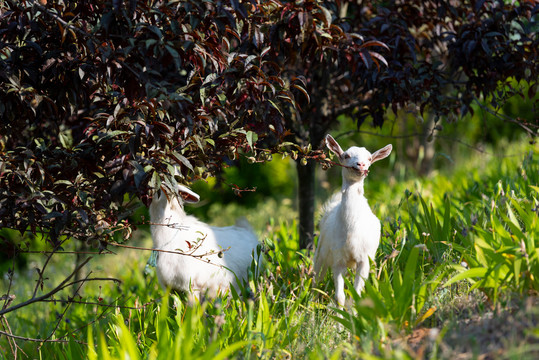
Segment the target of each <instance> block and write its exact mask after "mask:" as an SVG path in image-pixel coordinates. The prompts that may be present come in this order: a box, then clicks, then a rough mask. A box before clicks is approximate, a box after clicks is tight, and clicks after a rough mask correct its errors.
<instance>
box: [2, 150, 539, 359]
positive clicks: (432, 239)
mask: <svg viewBox="0 0 539 360" xmlns="http://www.w3.org/2000/svg"><path fill="white" fill-rule="evenodd" d="M521 147H522V148H523V145H518V144H515V145H514V148H515V149H516V150H517V149H521ZM537 156H538V154H537V152H532V153H530V154H529V155H528V156H526V157H525V158H524V159H523V160H521V159H518V158H514V157H511V158H504V159H502V160H501V162H497V161H493V162H492V163H491V164H487V165H486V166H485V167H483V168H479V167H477V166H476V165H475V164H473V163H471V164H469V165H467V166H463V167H462V169H460V170H459V171H457V172H455V173H452V174H451V176H447V175H442V174H439V175H438V176H436V177H433V178H432V179H425V180H424V181H423V182H422V183H420V184H419V183H416V182H408V183H405V184H403V185H402V186H404V188H409V189H413V191H409V190H408V191H403V190H402V188H401V187H400V186H399V187H398V188H396V189H387V191H386V194H385V196H391V197H396V199H389V200H388V203H389V204H393V205H392V206H391V212H390V213H389V215H387V216H386V219H385V220H384V221H382V223H383V230H382V241H381V246H380V248H379V251H378V253H377V258H376V259H375V260H376V261H375V264H373V271H372V272H371V274H370V276H369V279H368V281H367V282H366V287H365V290H364V292H363V293H362V294H360V295H358V294H356V293H355V292H354V290H353V287H352V286H351V284H350V282H349V281H348V279H347V280H346V287H347V289H348V290H347V291H348V295H349V296H348V297H349V298H351V303H350V304H349V307H348V308H347V309H346V311H340V310H338V309H335V308H334V305H333V302H332V300H331V299H332V297H333V289H332V286H333V285H332V282H331V281H330V282H328V283H327V284H322V285H323V286H322V288H321V289H314V288H313V286H312V278H311V274H310V269H311V259H310V257H311V255H310V254H309V253H308V252H307V251H306V250H301V249H299V246H298V233H297V226H296V225H297V224H296V223H295V222H287V221H284V220H282V219H276V220H271V221H269V222H268V228H267V233H265V235H264V236H262V237H263V239H264V246H263V247H262V251H263V252H264V257H265V261H264V270H263V271H261V273H260V275H259V276H258V277H254V276H252V277H251V278H250V280H249V283H248V284H246V286H244V287H242V288H241V289H240V291H239V294H237V293H236V292H235V291H232V292H231V294H230V296H228V297H227V296H221V297H218V298H216V299H212V300H207V301H205V302H203V303H194V304H187V303H185V302H184V301H183V300H182V299H181V298H180V297H178V296H177V295H168V294H165V296H164V297H163V294H162V290H161V289H160V288H159V286H158V285H157V282H156V279H155V273H154V271H153V270H151V269H150V271H148V272H144V271H143V268H144V264H145V261H146V258H145V257H147V256H149V254H146V253H144V254H145V255H144V256H142V255H141V253H140V252H136V253H135V255H134V257H133V255H130V256H127V255H120V256H118V257H116V258H115V259H118V261H111V259H110V256H114V255H103V256H101V257H100V258H99V259H97V261H98V262H97V263H96V264H94V265H95V266H94V269H95V271H99V272H101V271H106V270H108V271H112V272H113V273H115V274H118V275H119V276H120V278H121V280H122V284H121V285H120V286H116V285H111V286H108V285H103V286H99V287H98V286H97V285H94V286H91V285H90V284H88V285H86V286H85V291H84V293H83V295H82V296H81V297H77V300H81V301H84V302H91V303H95V304H97V305H94V304H90V305H83V304H76V303H72V304H70V305H67V303H66V302H60V300H62V299H67V298H68V297H69V296H70V294H69V292H66V293H61V294H58V298H57V301H58V302H57V303H56V304H55V303H52V302H51V303H47V304H46V306H40V307H39V308H38V307H37V306H36V305H34V306H36V310H34V309H33V308H32V309H30V308H28V310H27V311H22V312H20V313H16V314H14V313H10V314H6V315H4V316H5V319H7V321H8V322H9V324H10V326H11V329H12V330H13V332H14V333H16V334H17V335H21V336H28V337H33V338H38V337H41V338H45V337H47V336H48V335H49V334H50V333H51V332H52V330H53V328H55V327H56V324H57V323H58V326H57V329H56V331H55V332H53V333H54V337H53V338H54V339H59V340H67V339H69V341H67V342H66V343H44V344H43V345H42V346H41V347H39V350H37V351H36V350H35V344H34V343H28V342H23V341H18V344H19V346H21V349H22V350H23V351H25V352H26V353H27V354H31V356H32V355H34V354H35V356H34V357H38V356H41V357H42V358H47V359H60V358H61V359H75V358H81V357H82V358H86V357H87V358H90V359H119V358H127V357H129V358H131V359H143V358H144V359H162V358H170V357H177V358H180V357H181V358H182V359H183V358H185V359H191V358H196V359H203V358H237V359H240V358H241V359H245V358H248V359H253V358H263V359H270V358H271V359H273V358H289V357H292V358H312V359H320V358H335V359H341V358H345V359H353V358H357V357H358V356H359V357H362V358H376V359H385V358H387V359H390V358H417V357H418V356H419V355H418V354H419V353H418V352H416V350H414V349H413V348H411V347H409V346H408V345H407V344H406V342H405V341H400V339H403V338H406V337H407V336H409V335H410V334H414V333H415V332H416V331H421V330H425V329H430V328H435V329H438V330H439V331H438V332H436V333H435V337H434V338H433V339H431V340H428V341H429V342H428V344H430V345H428V347H427V348H425V349H427V350H425V351H428V352H427V354H429V355H430V356H432V357H434V358H438V357H440V358H450V357H451V356H450V355H448V354H447V353H444V351H445V350H444V349H447V346H446V347H444V346H442V344H444V342H445V341H446V338H445V337H446V336H447V337H448V336H449V334H453V336H455V335H454V334H457V335H458V334H459V331H461V325H456V328H457V330H453V329H454V328H453V327H452V325H451V321H452V320H453V319H454V318H457V319H458V320H459V321H462V320H466V321H468V320H469V319H468V318H467V317H465V316H466V315H463V314H460V313H458V312H457V311H455V310H454V309H453V308H452V307H451V306H455V305H454V302H455V301H456V299H457V298H459V297H461V296H465V295H466V293H468V292H471V294H473V298H475V299H478V300H476V301H479V304H477V305H474V306H477V308H479V310H476V311H480V313H479V314H478V316H481V315H482V314H483V313H486V312H490V311H492V305H493V302H496V303H497V304H505V303H506V302H507V301H509V300H511V299H513V300H512V301H517V300H518V299H526V298H527V297H528V296H529V293H534V292H536V291H537V289H538V284H537V277H536V274H537V273H538V271H539V269H538V258H537V249H538V244H537V233H538V231H537V221H538V220H537V218H538V214H537V207H538V205H539V201H538V198H539V193H538V190H539V189H538V186H537V184H538V180H539V178H538V177H539V171H538V170H539V169H538V161H537ZM468 166H469V168H468ZM463 174H465V175H463ZM393 192H394V194H393ZM377 196H378V195H377ZM384 211H385V210H384ZM265 216H267V215H264V217H265ZM66 249H67V248H66ZM105 256H107V258H105ZM123 256H127V257H126V258H125V259H122V257H123ZM38 259H39V257H38V256H37V255H32V257H31V258H30V259H29V261H37V260H38ZM120 260H121V261H120ZM52 261H53V264H51V266H53V268H52V269H53V270H54V271H55V272H59V271H60V269H63V268H64V267H65V261H64V262H62V261H57V260H54V259H53V260H52ZM125 264H129V266H126V265H125ZM113 266H117V268H114V269H111V267H113ZM254 266H255V265H253V268H252V269H251V274H256V273H257V271H256V268H255V267H254ZM350 278H351V277H350ZM14 281H15V282H14V286H13V287H14V288H15V291H18V292H19V291H20V293H21V294H24V293H25V292H28V291H31V290H32V288H30V289H29V287H30V285H29V283H30V282H28V281H27V282H26V283H25V282H23V281H21V279H18V278H16V279H15V280H14ZM2 284H3V285H4V284H6V281H5V279H4V280H3V283H2ZM3 285H2V286H3ZM45 285H48V282H45ZM2 289H3V288H2ZM0 292H1V291H0ZM17 294H18V293H17ZM240 295H241V296H240ZM479 295H486V296H487V300H481V299H482V297H481V296H479ZM532 299H533V298H532ZM502 300H503V301H502ZM482 301H484V302H482ZM518 301H520V300H518ZM60 304H64V305H60ZM99 304H101V306H100V305H99ZM108 304H110V305H111V306H110V307H104V306H102V305H108ZM465 306H466V305H465ZM498 306H499V305H498ZM481 309H482V310H481ZM64 311H66V314H65V316H64V317H60V318H59V314H61V313H63V312H64ZM469 311H472V310H471V309H470V310H469ZM481 311H482V312H481ZM448 313H451V316H450V318H448V317H449V315H448ZM13 315H16V316H13ZM529 316H533V315H532V313H530V315H529ZM36 319H37V320H36ZM459 324H460V323H459ZM2 326H4V325H2ZM4 329H5V328H4ZM15 329H17V330H15ZM528 330H530V331H529V333H530V335H529V336H533V329H527V330H526V331H528ZM425 341H427V340H425ZM526 341H528V340H526ZM0 348H1V349H2V350H5V351H4V352H3V353H5V354H8V356H9V354H11V353H10V350H9V349H10V348H9V345H8V343H7V339H6V337H5V336H2V338H1V339H0ZM6 351H7V352H6ZM2 356H4V357H5V356H6V355H2Z"/></svg>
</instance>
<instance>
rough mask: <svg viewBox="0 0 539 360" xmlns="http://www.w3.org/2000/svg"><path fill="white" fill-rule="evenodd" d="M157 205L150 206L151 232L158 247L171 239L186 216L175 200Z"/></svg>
mask: <svg viewBox="0 0 539 360" xmlns="http://www.w3.org/2000/svg"><path fill="white" fill-rule="evenodd" d="M159 205H160V206H156V207H154V208H150V215H151V221H152V226H151V232H152V238H153V240H154V246H155V247H156V248H160V247H161V246H163V245H165V244H166V243H167V242H169V241H170V240H171V239H172V237H173V236H174V235H175V234H176V232H177V231H178V229H180V228H181V225H182V223H183V220H184V219H185V217H186V214H185V211H184V210H183V207H182V206H181V205H180V204H179V203H178V202H177V200H176V201H175V200H173V201H172V203H170V202H168V203H164V204H159Z"/></svg>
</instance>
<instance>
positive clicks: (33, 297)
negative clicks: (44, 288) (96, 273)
mask: <svg viewBox="0 0 539 360" xmlns="http://www.w3.org/2000/svg"><path fill="white" fill-rule="evenodd" d="M90 259H91V257H89V258H87V259H86V260H84V261H83V262H82V263H81V264H80V265H79V266H77V267H76V268H75V270H74V271H73V272H72V273H71V274H70V275H69V276H68V277H67V278H65V279H64V280H63V281H62V282H61V283H60V284H59V285H58V286H57V287H56V288H54V289H52V290H51V291H49V292H48V293H46V294H44V295H41V296H39V297H36V296H35V293H34V296H32V298H30V299H28V300H26V301H23V302H21V303H18V304H17V305H14V306H11V307H9V308H7V309H2V310H0V315H4V314H7V313H9V312H12V311H14V310H17V309H20V308H22V307H24V306H27V305H30V304H33V303H35V302H39V301H41V300H43V299H47V298H49V297H51V296H52V295H54V294H56V293H57V292H59V291H60V290H62V289H64V288H65V287H66V286H69V285H72V283H71V284H67V283H68V282H69V280H70V279H71V278H72V277H73V276H74V275H75V273H76V272H77V271H79V270H80V269H81V268H82V267H83V266H84V265H86V264H87V263H88V262H89V261H90ZM66 284H67V285H66Z"/></svg>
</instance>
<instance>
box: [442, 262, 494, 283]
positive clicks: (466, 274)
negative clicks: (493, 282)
mask: <svg viewBox="0 0 539 360" xmlns="http://www.w3.org/2000/svg"><path fill="white" fill-rule="evenodd" d="M487 272H488V269H487V268H484V267H480V268H472V269H468V270H466V271H463V272H461V273H459V274H457V275H455V276H453V277H452V278H451V279H449V280H448V281H447V282H446V283H445V284H444V285H443V287H448V286H449V285H451V284H454V283H456V282H457V281H460V280H471V279H473V278H484V277H485V275H486V274H487Z"/></svg>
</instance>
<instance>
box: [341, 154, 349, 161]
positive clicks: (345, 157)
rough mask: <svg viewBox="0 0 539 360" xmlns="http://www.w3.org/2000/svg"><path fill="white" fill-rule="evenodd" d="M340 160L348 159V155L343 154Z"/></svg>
mask: <svg viewBox="0 0 539 360" xmlns="http://www.w3.org/2000/svg"><path fill="white" fill-rule="evenodd" d="M342 158H343V159H345V160H347V159H350V154H343V156H342Z"/></svg>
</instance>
